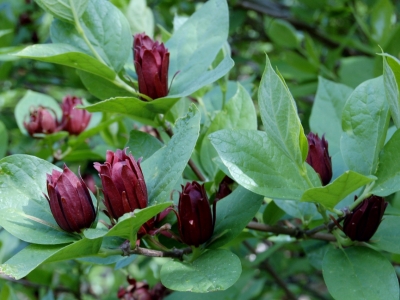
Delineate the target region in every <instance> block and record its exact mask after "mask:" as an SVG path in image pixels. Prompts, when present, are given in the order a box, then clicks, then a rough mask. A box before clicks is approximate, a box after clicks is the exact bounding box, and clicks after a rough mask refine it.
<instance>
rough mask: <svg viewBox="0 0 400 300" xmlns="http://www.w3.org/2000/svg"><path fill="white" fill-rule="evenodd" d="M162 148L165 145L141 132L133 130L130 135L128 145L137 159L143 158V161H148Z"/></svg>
mask: <svg viewBox="0 0 400 300" xmlns="http://www.w3.org/2000/svg"><path fill="white" fill-rule="evenodd" d="M162 146H163V143H161V142H160V140H158V139H157V138H156V137H154V136H152V135H150V134H148V133H146V132H142V131H139V130H132V131H131V132H130V133H129V141H128V143H127V144H126V147H128V148H129V151H130V152H132V155H133V156H134V157H135V158H140V157H142V158H143V160H146V159H148V158H149V157H150V156H152V155H153V154H154V153H155V152H156V151H157V150H159V149H160V148H161V147H162Z"/></svg>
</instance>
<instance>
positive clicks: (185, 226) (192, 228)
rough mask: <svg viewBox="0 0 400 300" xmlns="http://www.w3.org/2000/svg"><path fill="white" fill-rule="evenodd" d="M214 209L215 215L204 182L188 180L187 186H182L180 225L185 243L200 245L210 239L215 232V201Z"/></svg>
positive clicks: (179, 208)
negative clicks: (212, 212)
mask: <svg viewBox="0 0 400 300" xmlns="http://www.w3.org/2000/svg"><path fill="white" fill-rule="evenodd" d="M213 211H214V217H213V216H212V214H211V208H210V204H209V203H208V198H207V194H206V191H205V189H204V184H203V185H200V184H199V183H197V182H195V181H193V182H192V183H190V182H188V183H187V184H186V186H185V187H183V186H182V193H179V204H178V226H179V234H180V237H181V239H182V241H183V242H184V243H185V244H187V245H189V246H195V247H198V246H199V245H200V244H203V243H205V242H207V241H208V240H209V239H210V237H211V236H212V234H213V232H214V223H215V202H214V205H213Z"/></svg>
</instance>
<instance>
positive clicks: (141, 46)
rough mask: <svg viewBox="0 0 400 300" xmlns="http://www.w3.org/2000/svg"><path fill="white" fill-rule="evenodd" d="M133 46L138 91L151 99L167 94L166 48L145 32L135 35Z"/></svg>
mask: <svg viewBox="0 0 400 300" xmlns="http://www.w3.org/2000/svg"><path fill="white" fill-rule="evenodd" d="M133 48H134V49H133V50H134V63H135V70H136V73H137V76H138V81H139V92H140V93H142V94H145V95H147V96H149V97H150V98H152V99H156V98H161V97H164V96H166V95H167V94H168V66H169V52H168V49H167V48H165V46H164V44H163V43H161V44H160V43H159V42H157V41H156V42H154V41H153V40H152V39H151V38H150V37H149V36H147V35H146V34H145V33H139V34H136V35H135V38H134V41H133Z"/></svg>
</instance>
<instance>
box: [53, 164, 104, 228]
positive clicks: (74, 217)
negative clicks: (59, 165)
mask: <svg viewBox="0 0 400 300" xmlns="http://www.w3.org/2000/svg"><path fill="white" fill-rule="evenodd" d="M47 192H48V194H49V195H48V196H47V195H45V197H46V198H47V200H48V202H49V205H50V210H51V212H52V214H53V216H54V219H55V220H56V222H57V224H58V225H59V226H60V227H61V228H62V229H63V230H65V231H68V232H80V231H81V230H82V229H84V228H89V227H90V225H91V224H92V223H93V221H94V220H95V219H96V211H95V209H94V206H93V202H92V198H91V197H90V194H89V190H88V188H87V187H86V184H85V182H84V181H83V179H82V178H80V177H79V178H78V177H77V176H76V175H75V174H74V173H73V172H72V171H71V170H70V169H68V167H67V166H66V165H64V170H63V171H62V172H59V171H57V170H53V172H52V173H51V175H50V174H47Z"/></svg>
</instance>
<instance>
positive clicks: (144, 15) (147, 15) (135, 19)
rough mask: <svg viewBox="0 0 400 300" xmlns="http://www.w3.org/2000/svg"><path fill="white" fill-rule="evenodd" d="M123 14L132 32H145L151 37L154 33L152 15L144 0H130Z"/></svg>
mask: <svg viewBox="0 0 400 300" xmlns="http://www.w3.org/2000/svg"><path fill="white" fill-rule="evenodd" d="M125 14H126V17H127V20H128V22H129V25H130V27H131V31H132V33H133V34H135V33H142V32H145V33H146V34H147V35H149V36H151V37H152V36H153V35H154V16H153V12H152V10H151V9H150V8H149V7H147V5H146V0H130V1H129V4H128V7H127V8H126V13H125Z"/></svg>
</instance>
